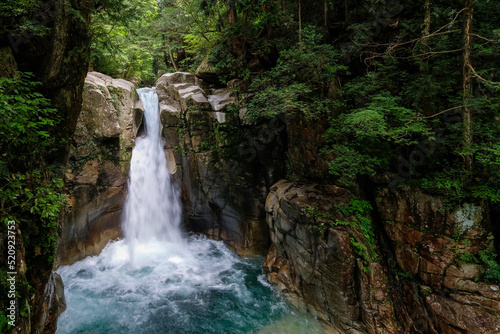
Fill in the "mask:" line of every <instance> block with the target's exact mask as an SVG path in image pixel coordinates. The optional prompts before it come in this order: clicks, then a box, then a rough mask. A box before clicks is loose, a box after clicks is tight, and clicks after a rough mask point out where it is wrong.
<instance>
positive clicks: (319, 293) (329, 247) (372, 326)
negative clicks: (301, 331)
mask: <svg viewBox="0 0 500 334" xmlns="http://www.w3.org/2000/svg"><path fill="white" fill-rule="evenodd" d="M351 197H352V194H351V193H350V192H349V191H347V190H345V189H342V188H338V187H335V186H321V185H316V184H307V183H301V182H293V181H286V180H281V181H279V182H278V183H276V184H275V185H274V186H272V187H271V192H270V193H269V196H268V197H267V200H266V212H267V223H268V225H269V228H270V229H271V239H272V246H271V248H270V249H269V252H268V254H267V257H266V260H265V261H264V264H263V267H264V272H265V273H266V275H267V277H268V279H269V281H270V282H271V283H273V284H275V285H277V286H278V288H279V289H280V290H281V291H282V292H284V293H285V294H286V295H288V296H289V297H291V299H292V300H294V299H295V298H296V297H299V299H300V300H302V301H303V302H305V304H306V307H307V308H308V309H309V310H310V311H312V312H313V313H315V314H317V315H318V316H319V317H320V318H321V319H323V320H325V321H327V322H329V323H330V324H331V325H332V327H333V328H334V332H339V333H397V330H396V328H395V327H394V324H393V321H392V318H393V316H394V309H393V306H392V304H391V303H390V302H389V301H390V300H391V298H390V295H389V289H388V282H387V279H386V272H385V269H384V268H383V266H382V265H380V264H379V263H377V262H371V263H370V264H369V265H370V268H371V270H369V271H366V272H365V271H364V270H363V265H362V264H361V262H360V259H359V258H358V257H357V256H356V252H355V249H354V247H353V243H352V242H351V239H354V240H358V241H360V242H362V241H363V236H362V232H361V231H360V230H359V228H357V227H355V226H354V225H353V226H348V225H338V226H332V225H330V224H329V223H330V222H331V221H335V220H339V221H349V220H352V217H345V216H344V215H343V214H342V213H341V212H340V211H339V210H337V209H336V207H338V206H342V205H345V204H347V203H348V202H349V201H350V200H351ZM312 208H314V211H313V212H312V213H311V209H312ZM295 300H296V299H295Z"/></svg>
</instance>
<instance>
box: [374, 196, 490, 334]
mask: <svg viewBox="0 0 500 334" xmlns="http://www.w3.org/2000/svg"><path fill="white" fill-rule="evenodd" d="M376 197H377V198H376V201H377V207H378V210H379V213H380V216H381V219H382V221H383V223H384V229H385V231H386V233H387V235H388V237H389V239H390V240H391V242H392V244H393V247H394V255H395V259H396V262H397V266H398V268H399V270H400V272H401V275H402V276H403V277H406V278H407V279H403V280H402V281H401V283H402V286H403V289H402V292H403V298H404V300H405V304H406V309H405V310H404V312H402V313H404V314H405V316H406V321H405V323H406V327H407V328H408V330H411V328H412V327H413V328H417V329H418V330H420V332H422V333H478V334H479V333H498V332H500V316H499V314H500V288H499V286H498V285H494V284H488V283H486V282H484V281H483V280H482V276H483V271H484V269H485V267H484V265H482V264H480V263H477V261H475V260H472V259H471V258H470V256H471V255H476V258H477V254H478V252H479V251H481V250H487V249H493V236H492V234H491V230H492V227H491V225H490V218H489V214H488V208H487V207H484V206H479V205H472V204H463V205H462V206H461V207H459V208H456V209H453V210H449V209H448V210H447V209H445V206H444V201H443V199H442V198H438V197H432V196H429V195H426V194H424V193H422V192H421V191H413V190H411V189H403V190H400V191H398V192H391V191H390V190H389V189H387V188H382V189H380V190H379V191H378V192H377V196H376ZM468 258H470V260H467V259H468Z"/></svg>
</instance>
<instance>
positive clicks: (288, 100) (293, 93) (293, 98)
mask: <svg viewBox="0 0 500 334" xmlns="http://www.w3.org/2000/svg"><path fill="white" fill-rule="evenodd" d="M302 34H303V43H302V49H301V48H299V46H298V45H296V46H294V47H293V48H291V49H288V50H284V51H282V52H281V53H280V57H279V59H278V63H277V65H276V66H275V67H274V68H273V69H271V70H270V71H268V72H266V73H264V74H263V75H261V76H259V77H257V78H256V79H254V80H253V82H252V90H254V91H255V92H256V94H255V96H254V97H253V99H252V101H251V102H250V103H249V104H248V114H247V117H248V119H250V120H251V121H253V122H256V121H258V120H260V119H269V118H272V117H274V116H276V115H277V114H281V113H287V112H291V111H295V110H299V111H300V112H302V113H304V114H306V115H307V116H309V117H317V116H318V115H322V114H324V113H325V112H328V110H329V106H330V105H331V103H330V101H329V100H328V99H327V98H325V97H324V95H325V93H326V92H328V90H329V89H330V88H331V86H332V85H333V84H334V80H335V79H336V78H337V76H338V75H340V74H341V73H344V74H345V73H347V67H346V66H344V65H341V64H339V53H338V52H337V51H336V50H335V48H334V47H333V46H332V45H329V44H324V43H322V35H321V34H320V33H319V32H317V31H316V29H315V28H314V27H307V28H305V29H304V30H303V32H302Z"/></svg>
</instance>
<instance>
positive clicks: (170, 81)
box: [156, 72, 239, 123]
mask: <svg viewBox="0 0 500 334" xmlns="http://www.w3.org/2000/svg"><path fill="white" fill-rule="evenodd" d="M238 82H239V80H232V81H230V82H229V83H228V86H227V87H226V88H218V89H217V88H211V87H209V86H208V85H207V84H205V83H204V82H203V80H201V79H198V78H197V77H196V76H195V75H194V74H191V73H188V72H175V73H167V74H164V75H162V76H161V77H160V78H159V79H158V81H157V83H156V89H157V92H158V99H159V101H160V113H161V114H162V117H164V118H171V117H178V114H179V113H183V112H185V113H187V114H186V117H187V118H189V117H190V116H191V113H190V112H188V111H189V110H190V109H197V110H203V111H207V112H208V115H210V117H212V118H214V119H216V120H217V121H218V122H219V123H226V119H227V118H226V116H227V115H226V108H227V106H229V105H234V104H235V103H236V100H235V98H234V97H233V96H232V92H233V91H234V87H235V86H236V85H237V83H238ZM165 114H167V115H165Z"/></svg>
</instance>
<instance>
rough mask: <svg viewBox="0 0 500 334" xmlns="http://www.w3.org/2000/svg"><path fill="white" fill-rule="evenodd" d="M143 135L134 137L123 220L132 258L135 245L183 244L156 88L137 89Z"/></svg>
mask: <svg viewBox="0 0 500 334" xmlns="http://www.w3.org/2000/svg"><path fill="white" fill-rule="evenodd" d="M137 93H138V94H139V96H140V98H141V101H142V104H143V106H144V121H145V128H146V134H145V135H144V136H141V137H137V139H136V145H135V147H134V149H133V151H132V159H131V161H130V172H129V186H128V195H127V200H126V204H125V210H124V218H123V223H122V228H123V233H124V235H125V239H126V240H127V242H128V243H129V247H130V256H131V258H132V259H133V256H134V254H135V253H136V250H137V249H136V248H138V247H144V246H145V245H147V244H150V243H154V242H163V243H170V244H172V243H175V244H177V245H176V248H177V249H178V248H179V247H180V246H181V245H182V238H181V233H180V230H179V224H180V219H181V205H180V203H179V194H178V191H176V189H174V187H173V186H172V184H171V183H170V174H169V172H168V169H167V160H166V158H165V152H164V150H163V144H164V143H163V138H162V137H161V125H160V114H159V110H158V96H157V94H156V90H155V89H145V88H143V89H138V90H137Z"/></svg>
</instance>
